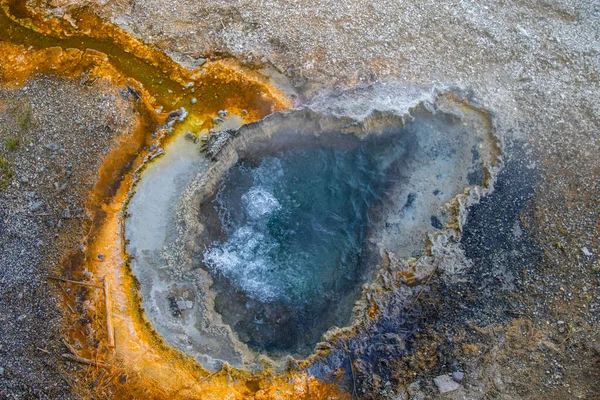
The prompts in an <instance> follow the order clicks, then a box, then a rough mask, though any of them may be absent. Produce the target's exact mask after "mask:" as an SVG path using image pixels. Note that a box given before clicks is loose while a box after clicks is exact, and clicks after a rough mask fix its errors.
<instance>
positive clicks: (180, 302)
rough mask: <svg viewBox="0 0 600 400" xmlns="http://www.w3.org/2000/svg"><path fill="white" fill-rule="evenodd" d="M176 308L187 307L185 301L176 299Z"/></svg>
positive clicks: (182, 308) (183, 308)
mask: <svg viewBox="0 0 600 400" xmlns="http://www.w3.org/2000/svg"><path fill="white" fill-rule="evenodd" d="M177 308H179V309H180V310H185V309H187V304H186V301H185V300H178V301H177Z"/></svg>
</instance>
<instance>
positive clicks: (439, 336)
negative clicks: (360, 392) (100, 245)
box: [0, 0, 600, 399]
mask: <svg viewBox="0 0 600 400" xmlns="http://www.w3.org/2000/svg"><path fill="white" fill-rule="evenodd" d="M70 2H71V0H66V1H63V0H55V1H52V2H49V3H50V9H51V10H52V12H53V13H54V14H56V15H64V14H65V13H67V14H68V6H69V4H70ZM79 4H81V2H79ZM88 4H90V5H91V6H92V8H93V9H94V10H95V11H96V12H97V13H98V14H99V15H101V16H102V17H104V18H106V19H108V20H110V21H113V22H114V23H116V24H118V25H119V26H121V27H123V28H124V29H125V30H127V31H129V32H130V33H132V34H133V35H134V36H136V37H139V38H141V39H143V40H144V41H146V42H148V43H151V44H154V45H155V46H157V47H158V48H160V49H162V50H164V51H165V52H166V53H168V54H169V55H171V56H172V57H173V58H175V59H176V60H178V61H180V62H181V63H183V64H185V65H194V64H195V63H196V62H197V61H198V60H199V58H202V57H209V56H219V55H225V56H228V55H230V56H235V57H239V58H241V59H242V60H243V62H245V63H249V64H256V65H257V66H260V64H264V63H270V64H273V65H274V66H275V67H276V68H278V69H279V70H280V71H282V72H283V73H284V74H285V75H286V76H287V77H288V78H289V79H290V81H291V82H292V83H293V84H294V85H295V86H296V88H297V90H298V91H299V92H300V93H301V94H302V96H301V98H303V99H306V100H307V101H308V100H309V99H310V98H311V97H312V96H314V95H315V94H317V93H321V92H323V91H330V90H338V89H342V88H345V87H351V86H353V85H357V84H368V83H373V82H376V81H377V82H385V81H396V82H408V83H411V84H415V85H422V86H427V87H429V86H441V87H447V86H452V87H454V86H456V87H460V88H464V89H465V90H468V91H470V92H471V98H472V100H473V101H474V102H476V103H478V104H479V105H481V106H483V107H485V108H487V109H489V110H490V111H491V112H492V113H493V116H494V121H495V123H496V125H497V129H498V132H499V133H500V134H501V135H502V136H503V138H504V141H505V143H506V157H505V158H506V161H507V168H506V171H507V172H505V175H504V176H503V177H501V178H500V181H499V183H498V188H497V191H496V193H495V194H494V195H493V196H491V197H490V198H489V199H488V200H486V201H484V203H482V204H481V205H480V206H478V207H477V208H475V209H474V210H473V212H472V215H471V217H470V220H469V224H468V225H467V227H466V228H465V232H466V234H465V236H464V238H463V243H462V244H463V246H464V248H465V251H466V253H467V255H468V257H469V259H470V260H471V262H472V265H473V268H472V269H471V270H470V271H469V272H468V273H467V274H466V275H465V276H464V277H463V278H464V281H463V282H462V283H460V282H459V283H457V282H455V281H448V280H445V278H444V277H443V276H442V278H441V279H440V280H439V281H437V282H433V287H432V290H431V292H430V294H428V296H427V297H425V299H431V304H436V305H435V306H432V307H429V309H427V307H424V308H425V309H426V311H427V312H426V314H425V316H426V317H427V318H426V320H425V321H424V322H423V324H422V328H421V331H420V333H419V335H418V336H417V338H416V340H415V341H414V343H413V346H414V348H415V349H419V352H420V354H430V358H431V360H433V361H432V362H426V361H427V360H425V361H423V360H412V361H413V363H412V364H410V362H409V361H407V366H406V368H408V369H407V370H405V369H403V368H405V367H398V368H399V370H402V371H410V372H411V373H413V374H414V375H412V376H410V378H407V377H406V376H404V377H403V378H395V380H394V381H393V382H394V384H395V385H397V386H396V387H395V388H394V389H393V390H392V389H390V388H389V385H388V386H387V387H386V386H385V382H383V383H382V382H378V381H377V379H374V377H375V376H377V375H376V374H373V375H372V376H371V378H373V379H364V386H365V387H368V388H370V390H371V392H373V393H375V394H374V395H373V397H374V398H385V397H387V398H393V397H394V396H396V395H395V394H392V393H397V392H399V394H398V395H397V397H396V398H398V399H402V398H408V397H411V398H433V397H434V396H437V395H438V394H439V393H440V391H443V390H445V389H446V388H449V387H453V388H454V389H456V390H452V391H451V392H449V393H445V394H441V396H442V397H444V398H490V397H491V398H556V399H562V398H599V397H600V393H598V390H599V389H598V385H597V382H598V381H599V380H600V377H599V376H598V371H599V370H600V365H599V364H598V362H599V357H600V349H599V348H598V346H599V343H600V337H599V334H598V332H600V329H599V321H598V308H599V302H600V297H599V296H600V293H599V286H600V283H599V279H600V276H599V274H600V271H599V266H600V264H598V259H599V256H600V244H599V235H600V219H599V216H598V215H599V214H598V211H597V208H598V207H597V199H598V198H599V196H600V184H599V182H600V170H599V165H600V162H599V161H600V160H599V158H600V149H599V145H600V129H599V128H600V127H599V123H600V106H599V104H600V88H599V87H598V86H599V82H600V67H599V65H600V5H599V4H598V3H597V2H594V1H567V0H546V1H544V0H540V1H533V2H531V1H492V2H487V3H486V2H475V1H445V2H437V1H432V0H428V1H423V2H419V3H418V4H417V3H414V2H405V1H398V2H391V1H386V0H374V1H372V2H358V1H347V0H341V1H339V0H338V1H319V2H311V3H308V2H306V3H304V4H298V3H297V2H274V1H266V0H248V1H242V0H240V1H238V2H225V1H222V0H221V1H211V0H209V1H203V2H196V1H192V0H183V1H162V0H147V1H144V2H129V1H121V0H117V1H108V2H104V1H102V2H98V3H96V2H88ZM36 85H37V86H36ZM52 85H57V86H54V87H55V88H56V89H63V90H64V93H63V94H61V92H60V90H48V89H47V88H48V87H52ZM34 87H37V88H38V89H37V90H40V91H38V92H36V91H34V90H33V88H34ZM44 90H46V91H44ZM82 91H83V92H85V93H88V96H89V97H86V96H84V95H83V94H82ZM91 91H93V90H92V89H82V88H79V87H78V86H76V85H73V84H70V83H67V82H61V83H60V84H59V83H50V82H48V81H45V80H43V79H42V80H38V81H36V84H35V85H32V86H31V89H30V90H29V91H28V92H25V91H24V90H19V91H17V92H14V93H6V92H3V93H2V94H1V97H0V98H2V99H6V100H3V102H4V103H0V104H10V102H11V101H15V100H18V99H25V100H24V101H25V102H26V103H27V102H29V103H34V102H38V103H39V104H41V105H40V106H39V111H36V110H38V108H37V107H32V109H33V110H34V111H33V113H32V116H33V117H32V121H38V122H37V123H38V124H39V125H38V128H35V127H34V126H35V125H34V124H32V125H31V127H29V128H27V132H29V133H28V134H29V135H30V136H31V138H32V139H33V138H34V139H35V143H36V144H35V145H34V146H32V147H26V146H24V145H21V146H20V147H19V148H18V149H17V150H15V151H14V152H10V151H9V150H7V149H5V148H2V150H3V153H5V154H8V156H7V157H8V158H10V159H12V160H15V161H14V162H15V172H16V179H14V180H13V182H15V183H13V184H12V185H11V186H9V188H8V189H7V190H6V192H5V193H3V194H2V197H1V198H0V201H1V202H2V204H1V208H0V215H1V217H2V221H1V222H0V232H2V237H1V239H0V240H2V246H1V248H0V252H1V257H0V263H2V268H1V270H0V271H1V272H0V274H2V275H0V276H1V277H2V278H1V279H2V284H3V288H2V291H0V296H1V298H0V310H1V313H0V318H3V321H2V325H1V326H0V333H1V335H2V337H3V341H2V347H1V348H0V354H1V355H2V357H1V360H2V361H0V362H1V363H2V365H1V366H2V367H3V368H4V370H3V373H2V375H1V376H0V382H1V384H0V395H4V393H2V390H4V391H5V392H6V393H15V394H19V393H20V394H22V397H27V396H30V397H36V396H42V395H45V396H47V397H57V393H61V392H60V391H61V390H64V389H65V388H66V386H65V383H64V381H62V380H60V378H58V379H56V378H57V377H56V376H54V375H53V374H54V371H55V370H56V368H55V365H56V360H51V359H50V358H48V357H45V356H44V355H43V354H40V353H39V351H37V350H35V347H40V348H44V346H48V348H50V346H51V344H50V343H54V342H53V337H52V335H53V333H52V332H53V330H52V329H48V327H52V326H54V327H56V326H57V323H58V316H56V317H53V316H55V315H57V314H56V308H55V306H54V305H53V302H52V301H50V300H46V299H48V297H47V296H50V293H51V292H48V291H47V290H46V287H47V286H46V284H45V283H44V282H42V281H41V280H40V277H41V275H43V274H45V273H46V272H47V268H48V267H49V266H50V265H49V264H48V263H50V262H51V261H50V260H56V259H57V258H56V257H52V255H53V254H54V255H56V254H58V253H56V252H58V251H59V245H58V244H56V243H53V240H52V239H53V237H54V234H55V232H56V231H57V230H58V229H66V228H65V227H64V226H65V225H66V224H67V223H68V222H63V224H65V225H63V227H62V228H57V227H56V225H55V226H54V227H49V226H48V225H47V220H50V222H51V223H54V224H56V223H57V222H58V215H59V213H60V212H62V210H64V208H65V207H66V204H63V203H64V202H66V200H65V199H64V197H65V196H64V195H62V194H61V195H60V196H57V194H56V193H57V189H55V188H54V182H58V183H59V189H58V190H60V187H61V185H62V182H63V181H62V180H60V179H58V178H57V177H58V176H59V175H60V172H59V171H62V168H66V167H65V165H61V166H60V167H56V168H57V169H56V170H53V169H51V168H50V166H51V165H55V164H54V163H55V162H56V160H60V161H61V162H62V161H63V160H64V162H65V163H68V162H71V163H72V164H73V168H74V169H75V167H76V166H80V170H79V172H78V173H80V174H81V175H80V176H81V178H80V179H83V177H84V176H87V177H89V176H90V174H92V173H93V171H94V168H96V167H97V165H98V164H97V161H98V154H99V153H100V152H101V151H102V150H103V149H106V148H107V146H109V141H110V136H111V134H113V133H114V130H109V131H108V132H105V131H102V130H100V131H97V130H95V131H91V130H88V129H87V125H81V124H74V125H75V126H73V127H72V129H70V130H69V129H67V128H66V126H67V125H64V124H63V123H64V121H65V119H66V121H69V123H74V122H73V121H75V120H76V118H77V117H80V116H82V115H83V116H84V117H85V119H86V121H87V120H88V119H89V121H98V123H99V124H100V123H101V121H104V119H103V118H108V116H109V115H110V113H107V112H103V113H101V114H98V113H96V112H94V111H93V110H91V109H90V110H87V111H86V113H84V114H82V113H81V110H80V109H79V108H77V107H75V106H73V107H71V108H69V107H67V106H66V104H74V103H73V101H74V100H72V99H71V97H73V98H77V99H78V100H79V101H77V102H76V103H77V104H96V106H97V107H99V103H100V100H99V99H97V98H96V97H94V96H91V95H90V94H89V93H90V92H91ZM67 93H68V94H67ZM77 96H79V97H77ZM92 97H93V99H92ZM94 99H95V100H94ZM52 102H54V103H52ZM53 104H54V105H53ZM6 107H9V106H8V105H7V106H5V108H3V109H0V110H2V111H1V112H2V115H3V116H5V115H9V116H11V117H10V118H12V116H14V115H17V114H18V113H17V112H16V111H14V110H13V111H10V110H9V109H8V108H6ZM24 109H25V108H23V107H19V110H24ZM94 109H99V108H94ZM111 109H112V110H113V111H112V112H117V111H114V110H115V109H119V108H118V107H117V108H115V107H113V108H111ZM84 110H85V108H84ZM58 111H60V113H59V112H58ZM88 113H89V114H88ZM64 116H67V118H64ZM10 118H8V117H3V119H2V122H1V124H2V127H3V130H5V129H6V128H4V126H5V125H6V124H13V125H14V124H17V125H19V123H18V121H15V122H10ZM121 118H123V116H122V115H121V117H120V118H117V122H118V123H121V122H119V121H122V119H121ZM7 121H8V122H7ZM52 121H54V122H52ZM118 123H117V125H118ZM13 125H6V126H13ZM50 127H55V129H56V134H57V136H56V138H53V137H52V135H53V131H52V129H50ZM10 129H14V128H10ZM58 132H63V133H64V135H60V134H58ZM76 132H78V134H75V133H76ZM79 132H81V135H82V136H78V135H79ZM6 134H7V133H6V132H4V131H3V132H2V135H3V136H4V135H6ZM92 134H93V135H94V136H93V138H94V140H93V141H92V140H85V141H84V142H81V143H79V144H77V142H76V141H74V140H73V138H77V137H83V138H87V139H90V138H92V136H90V135H92ZM86 135H87V136H86ZM38 138H39V139H38ZM49 142H53V143H57V144H58V145H59V149H58V150H57V152H59V151H60V148H65V149H71V150H68V151H66V152H65V154H57V155H56V158H55V159H50V155H51V154H52V153H53V150H49V149H46V148H45V147H44V146H45V145H46V144H48V143H49ZM92 144H93V145H94V146H96V145H97V146H99V147H98V148H97V149H94V148H93V147H91V146H92ZM4 146H5V145H4ZM68 146H72V147H68ZM26 149H30V150H29V152H27V151H26ZM74 149H77V151H74ZM82 149H83V150H82ZM37 157H39V158H40V159H39V160H37ZM70 157H72V158H70ZM80 157H83V158H80ZM27 160H29V162H28V161H27ZM67 160H72V161H67ZM78 160H79V161H80V162H77V161H78ZM83 160H86V162H85V163H83V162H81V161H83ZM87 160H94V161H93V162H91V161H90V162H87ZM34 161H35V163H34ZM46 163H47V164H46ZM511 163H513V164H511ZM46 165H48V166H47V168H46V172H45V173H44V172H38V173H37V174H38V176H37V178H31V179H32V180H33V181H34V182H38V181H39V183H36V184H38V185H40V189H38V188H35V189H30V188H27V189H24V188H23V186H26V185H31V183H28V184H22V183H20V178H21V177H22V176H29V177H32V176H34V175H35V172H34V171H35V169H36V168H38V169H39V168H40V167H41V166H46ZM27 168H29V169H27ZM511 168H512V169H511ZM511 171H512V172H511ZM48 172H50V174H48ZM76 175H77V173H76V172H73V176H76ZM55 176H56V177H55ZM71 179H73V178H71ZM36 180H37V181H36ZM42 182H44V183H43V184H42ZM44 185H45V186H44ZM42 187H44V188H46V189H45V190H42V189H41V188H42ZM31 191H34V192H35V193H36V194H37V196H38V198H39V199H40V200H41V201H43V202H45V203H46V205H44V206H42V208H40V209H38V210H37V211H36V212H37V213H48V214H51V215H49V216H39V217H34V216H33V213H34V212H33V211H31V208H30V207H31V206H32V205H33V204H34V203H35V202H34V200H36V199H35V198H34V199H30V198H29V197H28V196H29V192H31ZM44 196H46V197H44ZM57 199H61V201H62V202H61V203H60V204H56V203H55V201H56V200H57ZM74 202H75V205H74V209H77V208H78V207H81V203H77V200H76V199H75V200H74ZM509 206H512V208H510V207H509ZM506 209H510V210H511V211H510V212H505V211H504V210H506ZM19 211H20V212H19ZM81 229H82V228H81V227H79V225H77V226H74V229H73V231H74V233H73V235H74V236H73V240H75V238H76V237H77V235H80V234H81ZM509 231H510V232H509ZM498 232H501V233H502V234H495V233H498ZM38 240H42V241H43V242H42V243H40V244H39V246H36V244H37V241H38ZM24 244H25V245H24ZM481 246H484V249H483V251H482V249H481V248H480V247H481ZM22 251H23V254H22V255H21V252H22ZM26 288H30V289H28V290H25V289H26ZM36 293H37V295H34V294H36ZM20 295H22V298H19V296H20ZM500 310H502V311H501V312H500ZM36 313H38V314H36ZM22 315H23V316H24V318H22V319H21V320H19V318H20V317H21V316H22ZM35 315H40V317H42V316H43V317H44V318H46V319H48V320H49V321H48V322H45V323H44V324H43V325H42V324H39V323H37V321H36V322H33V321H34V319H33V318H34V316H35ZM27 321H32V322H27ZM19 324H22V325H19ZM26 329H29V330H30V332H27V330H26ZM54 334H55V333H54ZM27 335H30V339H26V338H24V336H27ZM19 338H22V340H21V341H19ZM33 338H35V340H33ZM450 339H451V340H450ZM428 351H429V353H428ZM48 362H51V363H53V364H51V366H50V367H48V366H47V365H45V364H44V363H48ZM29 363H33V364H32V365H30V364H29ZM30 366H31V368H33V370H35V371H38V373H37V374H34V375H29V374H28V373H27V368H29V367H30ZM458 370H461V371H462V372H464V374H465V376H464V378H463V379H462V380H461V379H458V377H455V378H456V379H455V380H458V381H460V383H459V387H458V388H457V387H455V386H454V385H452V383H451V382H448V381H447V379H445V378H444V379H437V381H436V380H434V378H436V377H438V376H442V375H444V374H449V373H452V372H457V371H458ZM0 371H2V370H0ZM38 375H39V376H38ZM436 382H437V383H436ZM452 382H454V381H452ZM455 383H456V382H455ZM361 384H363V383H361ZM52 385H58V386H56V387H55V389H52ZM46 387H47V389H46ZM375 389H376V390H378V391H379V392H375V391H374V390H375ZM36 390H37V391H38V394H37V395H36V394H35V393H36V392H35V391H36ZM53 390H54V391H53Z"/></svg>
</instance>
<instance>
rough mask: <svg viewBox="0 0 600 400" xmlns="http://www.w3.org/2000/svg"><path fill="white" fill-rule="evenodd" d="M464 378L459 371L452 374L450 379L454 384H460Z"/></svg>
mask: <svg viewBox="0 0 600 400" xmlns="http://www.w3.org/2000/svg"><path fill="white" fill-rule="evenodd" d="M464 378H465V374H464V373H462V372H461V371H455V372H453V373H452V379H453V380H454V382H460V381H462V380H463V379H464Z"/></svg>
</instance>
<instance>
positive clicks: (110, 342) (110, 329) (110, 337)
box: [104, 276, 115, 349]
mask: <svg viewBox="0 0 600 400" xmlns="http://www.w3.org/2000/svg"><path fill="white" fill-rule="evenodd" d="M108 295H109V293H108V278H107V277H106V276H104V304H105V305H106V333H107V334H108V347H110V348H111V349H114V348H115V333H114V331H113V323H112V317H111V315H110V298H109V297H108Z"/></svg>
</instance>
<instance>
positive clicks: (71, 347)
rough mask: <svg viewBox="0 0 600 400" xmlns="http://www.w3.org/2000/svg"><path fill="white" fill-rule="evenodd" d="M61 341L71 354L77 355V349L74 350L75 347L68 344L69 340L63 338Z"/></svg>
mask: <svg viewBox="0 0 600 400" xmlns="http://www.w3.org/2000/svg"><path fill="white" fill-rule="evenodd" d="M62 342H63V344H64V345H65V346H66V347H67V349H68V350H69V351H70V352H71V354H73V355H74V356H77V357H79V354H77V351H76V350H75V348H74V347H73V346H71V345H70V344H69V342H67V339H65V338H63V339H62Z"/></svg>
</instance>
